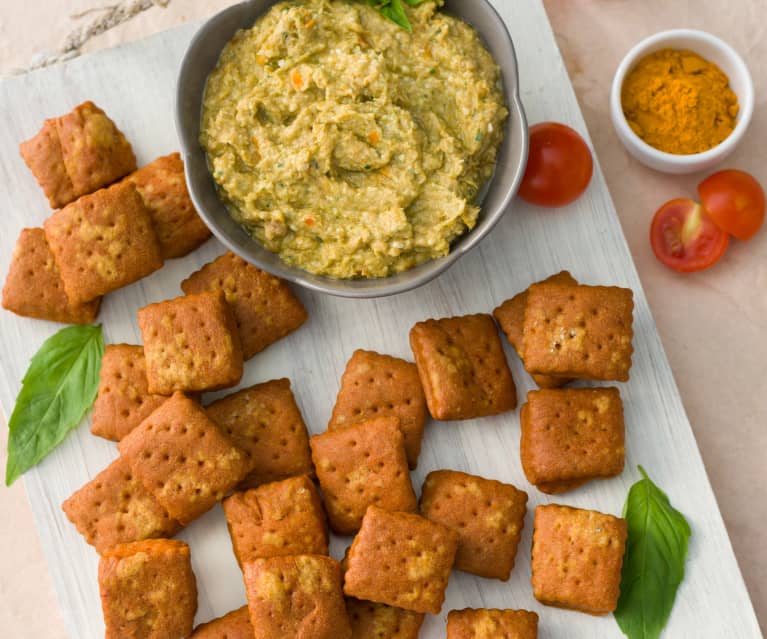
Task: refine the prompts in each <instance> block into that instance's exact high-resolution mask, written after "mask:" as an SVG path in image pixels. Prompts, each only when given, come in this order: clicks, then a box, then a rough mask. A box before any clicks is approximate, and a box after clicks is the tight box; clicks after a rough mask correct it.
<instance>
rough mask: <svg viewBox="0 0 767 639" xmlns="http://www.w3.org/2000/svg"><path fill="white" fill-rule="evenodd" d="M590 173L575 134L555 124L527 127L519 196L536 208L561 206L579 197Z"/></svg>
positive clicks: (590, 164) (590, 162)
mask: <svg viewBox="0 0 767 639" xmlns="http://www.w3.org/2000/svg"><path fill="white" fill-rule="evenodd" d="M593 172H594V161H593V159H592V157H591V151H590V150H589V147H588V146H587V144H586V142H584V140H583V138H582V137H581V136H580V135H578V133H576V132H575V131H574V130H573V129H571V128H570V127H569V126H566V125H564V124H559V123H558V122H541V123H539V124H536V125H534V126H532V127H530V151H529V153H528V157H527V168H526V169H525V175H524V177H523V178H522V183H521V184H520V187H519V196H520V197H521V198H523V199H524V200H527V201H528V202H530V203H531V204H537V205H538V206H551V207H554V206H564V205H565V204H569V203H570V202H572V201H573V200H576V199H577V198H579V197H580V196H581V194H582V193H583V192H584V191H585V190H586V187H587V186H588V185H589V182H590V181H591V175H592V173H593Z"/></svg>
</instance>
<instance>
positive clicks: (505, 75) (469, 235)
mask: <svg viewBox="0 0 767 639" xmlns="http://www.w3.org/2000/svg"><path fill="white" fill-rule="evenodd" d="M258 1H259V0H243V1H242V2H239V3H236V4H234V5H231V6H229V7H226V8H225V9H223V10H222V11H219V12H218V13H216V14H214V15H213V16H211V17H210V18H208V19H207V20H206V21H205V22H204V23H203V24H202V25H200V27H199V28H198V29H197V30H196V31H195V33H194V35H193V36H192V38H191V40H190V42H189V45H188V46H187V48H186V50H185V52H184V55H183V57H182V60H181V64H180V65H179V71H178V75H177V82H176V95H175V98H176V99H175V105H174V106H175V108H174V117H175V127H176V132H177V135H178V139H179V144H180V147H181V153H182V156H183V158H184V172H185V177H186V182H187V186H188V190H189V195H190V197H191V199H192V202H193V204H194V206H195V209H196V210H197V212H198V214H199V215H200V217H201V218H202V219H203V221H204V222H205V224H206V225H207V226H208V227H209V228H210V230H211V231H212V232H213V234H214V235H215V236H216V237H217V238H218V240H219V241H221V242H222V243H223V244H224V246H225V247H226V248H227V249H228V250H230V251H232V252H234V253H235V254H237V255H238V256H240V257H241V258H243V259H244V260H246V261H247V262H249V263H251V264H253V265H254V266H256V267H258V268H260V269H262V270H265V271H267V272H270V273H272V274H273V275H276V276H278V277H281V278H283V279H286V280H288V281H290V282H293V283H295V284H298V285H300V286H302V287H303V288H307V289H309V290H312V291H316V292H321V293H327V294H330V295H334V296H338V297H348V298H376V297H386V296H390V295H396V294H398V293H403V292H406V291H409V290H412V289H415V288H418V287H420V286H422V285H424V284H426V283H428V282H430V281H431V280H433V279H434V278H436V277H438V276H439V275H441V274H442V273H444V272H445V271H446V270H448V269H449V268H450V267H451V266H452V265H453V264H455V263H456V262H457V261H458V260H459V259H460V258H461V257H463V256H464V255H466V254H467V253H468V252H469V251H471V250H472V249H473V248H475V247H476V246H477V245H478V244H479V243H480V242H481V241H482V240H483V239H484V238H485V237H486V236H487V235H488V234H489V233H490V231H491V230H492V229H493V228H494V227H495V225H496V224H497V223H498V222H499V221H500V219H501V218H502V217H503V215H504V214H505V213H506V212H507V211H508V209H509V205H510V204H511V201H512V199H513V198H514V196H515V194H516V193H517V190H518V189H519V184H520V183H521V181H522V177H523V175H524V171H525V166H526V163H527V155H528V149H529V138H528V125H527V118H526V115H525V111H524V107H523V105H522V100H521V97H520V91H519V65H518V61H517V54H516V49H515V47H514V42H513V40H512V38H511V34H510V33H509V30H508V27H507V25H506V23H505V21H504V20H503V18H502V17H501V16H500V14H499V13H498V11H497V10H496V9H495V7H494V6H493V5H492V4H491V3H490V2H489V0H476V1H477V2H478V3H479V4H482V5H484V7H485V9H486V10H488V13H489V14H490V15H491V16H492V18H493V19H494V20H495V21H496V22H497V24H498V25H499V27H500V28H499V30H498V32H499V34H500V36H501V37H502V38H503V40H504V44H505V45H506V46H507V47H508V51H509V53H510V58H509V59H508V60H504V61H503V64H502V63H501V62H500V61H496V63H497V64H498V65H499V67H500V69H501V74H502V82H503V91H504V95H505V98H506V102H507V104H506V106H507V108H508V110H509V117H508V118H507V120H506V123H505V124H504V127H505V131H506V135H507V136H508V137H510V136H511V135H512V128H515V129H517V128H518V129H519V131H520V132H521V133H522V135H521V139H520V140H519V142H518V144H519V145H520V153H519V155H520V157H521V161H520V162H519V163H518V166H516V167H514V168H512V169H511V170H514V171H516V173H515V174H514V175H513V177H512V180H511V182H510V184H509V185H508V188H507V189H506V192H505V193H503V196H502V198H501V200H500V202H499V203H498V204H497V206H495V207H493V209H492V210H485V209H482V206H483V204H482V203H480V208H481V209H482V210H481V214H482V215H483V217H482V219H481V220H480V222H478V224H477V225H476V226H475V227H474V228H473V229H470V230H468V231H467V232H465V233H464V234H463V235H462V236H460V237H459V238H458V239H459V240H460V239H461V238H465V239H464V240H463V241H462V242H461V244H460V245H459V246H455V247H451V250H450V252H449V253H448V254H447V255H445V256H442V257H439V258H436V259H433V260H429V261H427V262H424V263H422V264H419V265H418V266H416V267H414V269H416V268H419V267H424V268H423V271H422V272H421V273H419V274H417V275H416V276H414V277H410V278H404V279H400V280H399V281H394V282H392V283H391V284H388V285H387V284H385V282H386V280H387V279H390V278H392V279H394V278H397V277H398V276H400V275H405V274H408V273H412V271H413V270H414V269H409V270H408V271H403V272H402V273H396V274H393V275H390V276H387V277H385V278H370V279H340V278H332V277H329V276H323V275H315V274H313V273H309V272H308V271H305V270H303V269H299V268H298V267H293V266H289V265H287V264H285V263H284V262H282V260H281V259H280V260H279V262H278V264H265V263H263V262H262V261H261V260H259V259H258V258H257V257H254V256H253V255H251V254H249V253H247V252H245V251H243V250H242V249H241V247H240V246H238V244H237V242H235V241H234V239H233V238H232V237H231V236H230V235H229V234H228V233H227V232H226V231H225V230H224V229H223V228H220V227H219V225H218V224H217V222H216V220H215V219H214V216H213V215H212V214H211V215H209V214H208V211H207V210H206V207H205V206H204V205H203V202H202V198H201V196H200V194H199V193H198V192H197V188H198V185H197V181H196V179H195V178H194V177H193V176H192V175H191V174H190V170H189V162H188V161H187V158H188V157H189V156H190V155H191V154H193V153H194V151H195V148H194V147H197V150H199V143H198V142H197V140H196V139H191V138H194V136H192V135H191V134H190V132H189V131H187V129H186V127H185V126H184V125H183V122H184V120H185V118H184V117H183V113H184V100H185V96H186V93H185V91H184V89H185V86H184V82H183V80H184V78H185V77H186V76H187V75H188V74H189V73H193V72H194V70H193V69H191V68H190V67H191V63H190V59H191V57H192V52H193V51H195V50H196V48H197V47H199V46H202V45H203V43H204V42H205V40H206V38H207V37H208V36H209V31H211V30H212V29H215V28H216V27H217V26H218V23H219V22H220V21H222V18H223V17H224V15H225V14H226V15H228V14H230V13H232V14H234V13H237V12H238V11H245V10H246V9H247V7H248V6H249V5H252V4H255V3H256V2H258ZM279 1H281V0H269V7H271V5H273V4H277V2H279ZM266 10H268V8H267V9H266ZM448 12H449V7H448ZM247 26H250V25H243V27H242V28H245V27H247ZM472 26H473V25H472ZM474 28H475V30H476V31H477V33H478V34H479V36H480V38H481V39H482V40H483V41H484V42H485V43H486V38H485V35H484V34H483V33H482V32H481V31H480V30H479V29H477V28H476V27H474ZM486 46H487V45H486ZM509 80H512V81H511V82H509ZM512 118H514V119H515V120H516V124H515V123H513V122H512ZM512 125H514V126H512ZM515 137H516V136H515ZM504 142H506V140H504ZM501 148H503V147H501ZM498 162H499V160H498V159H496V169H498V167H499V164H498ZM495 179H496V173H495V172H494V173H493V176H492V177H491V178H490V179H489V180H488V182H487V183H486V187H485V188H488V187H489V186H490V185H491V184H492V182H493V181H494V180H495ZM252 241H253V242H257V240H255V239H253V240H252ZM264 250H266V249H264Z"/></svg>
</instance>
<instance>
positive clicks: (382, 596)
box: [344, 506, 458, 614]
mask: <svg viewBox="0 0 767 639" xmlns="http://www.w3.org/2000/svg"><path fill="white" fill-rule="evenodd" d="M457 546H458V535H457V534H456V533H455V532H453V531H452V530H450V529H449V528H447V527H446V526H443V525H442V524H438V523H436V522H433V521H429V520H428V519H426V518H424V517H421V516H420V515H415V514H411V513H403V512H389V511H386V510H382V509H381V508H377V507H375V506H370V508H368V510H367V512H366V513H365V517H364V519H363V520H362V527H361V528H360V531H359V533H358V534H357V536H356V537H355V538H354V541H353V542H352V545H351V548H349V550H348V553H347V557H346V566H347V570H346V574H345V577H344V593H346V594H347V595H348V596H350V597H356V598H358V599H365V600H367V601H375V602H377V603H384V604H388V605H390V606H395V607H397V608H404V609H405V610H412V611H414V612H429V613H432V614H438V613H439V611H440V610H441V608H442V603H443V601H444V600H445V589H446V588H447V580H448V578H449V576H450V569H451V567H452V565H453V559H454V558H455V551H456V548H457Z"/></svg>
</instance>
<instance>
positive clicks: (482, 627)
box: [447, 608, 538, 639]
mask: <svg viewBox="0 0 767 639" xmlns="http://www.w3.org/2000/svg"><path fill="white" fill-rule="evenodd" d="M537 637H538V615H537V614H535V613H534V612H530V611H528V610H498V609H497V608H464V609H463V610H451V611H450V612H449V613H448V615H447V639H536V638H537Z"/></svg>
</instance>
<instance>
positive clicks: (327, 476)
mask: <svg viewBox="0 0 767 639" xmlns="http://www.w3.org/2000/svg"><path fill="white" fill-rule="evenodd" d="M311 447H312V459H313V460H314V466H315V468H316V469H317V477H318V479H319V480H320V487H321V488H322V492H323V493H324V494H325V507H326V509H327V513H328V519H329V520H330V527H331V528H332V529H333V530H334V531H335V532H337V533H338V534H339V535H351V534H354V533H355V532H357V531H358V530H359V528H360V524H361V523H362V518H363V516H364V515H365V511H366V510H367V507H368V506H370V505H371V504H375V505H376V506H379V507H380V508H385V509H386V510H400V511H411V512H414V511H415V510H416V509H417V507H418V504H417V502H416V498H415V493H414V492H413V485H412V484H411V483H410V473H409V472H408V468H407V457H406V456H405V440H404V437H403V436H402V432H401V431H400V429H399V419H398V418H396V417H378V418H376V419H371V420H369V421H367V422H363V423H362V424H356V425H354V426H349V427H348V428H342V429H340V430H335V431H329V432H325V433H322V434H321V435H315V436H314V437H312V439H311Z"/></svg>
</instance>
